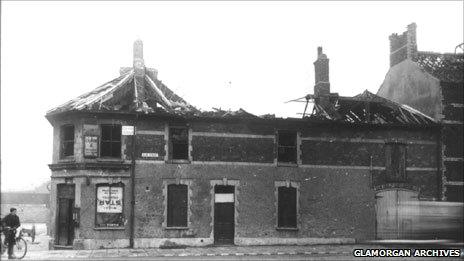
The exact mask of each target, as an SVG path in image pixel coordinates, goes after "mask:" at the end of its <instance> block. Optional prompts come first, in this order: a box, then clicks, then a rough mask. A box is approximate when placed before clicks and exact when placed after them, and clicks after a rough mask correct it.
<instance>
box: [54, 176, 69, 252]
mask: <svg viewBox="0 0 464 261" xmlns="http://www.w3.org/2000/svg"><path fill="white" fill-rule="evenodd" d="M57 207H58V209H57V222H56V224H57V233H56V238H55V244H57V245H61V246H69V245H72V244H73V240H74V224H73V208H74V185H66V184H59V185H58V199H57Z"/></svg>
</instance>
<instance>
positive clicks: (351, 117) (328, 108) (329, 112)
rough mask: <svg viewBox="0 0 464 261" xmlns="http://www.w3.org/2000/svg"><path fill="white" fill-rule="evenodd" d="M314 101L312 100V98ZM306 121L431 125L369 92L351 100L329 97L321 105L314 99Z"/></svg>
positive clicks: (430, 121)
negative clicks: (311, 110) (310, 112)
mask: <svg viewBox="0 0 464 261" xmlns="http://www.w3.org/2000/svg"><path fill="white" fill-rule="evenodd" d="M313 98H314V97H313ZM306 118H309V119H323V120H331V121H341V122H347V123H371V124H415V125H417V124H433V123H434V122H435V120H434V119H433V118H431V117H429V116H427V115H425V114H423V113H421V112H419V111H417V110H415V109H413V108H411V107H409V106H407V105H402V104H399V103H396V102H393V101H390V100H388V99H385V98H382V97H380V96H378V95H375V94H373V93H371V92H369V91H367V90H366V91H364V92H363V93H361V94H359V95H356V96H354V97H343V96H332V97H331V98H330V101H328V102H326V103H322V102H319V101H318V98H315V104H314V108H313V113H312V114H311V115H309V116H308V117H306Z"/></svg>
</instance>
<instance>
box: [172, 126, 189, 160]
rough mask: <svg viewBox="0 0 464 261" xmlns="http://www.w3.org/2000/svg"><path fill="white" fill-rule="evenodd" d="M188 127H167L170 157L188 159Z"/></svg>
mask: <svg viewBox="0 0 464 261" xmlns="http://www.w3.org/2000/svg"><path fill="white" fill-rule="evenodd" d="M188 145H189V143H188V128H187V127H171V128H169V147H170V159H172V160H188V159H189V157H188V155H189V152H188V147H189V146H188Z"/></svg>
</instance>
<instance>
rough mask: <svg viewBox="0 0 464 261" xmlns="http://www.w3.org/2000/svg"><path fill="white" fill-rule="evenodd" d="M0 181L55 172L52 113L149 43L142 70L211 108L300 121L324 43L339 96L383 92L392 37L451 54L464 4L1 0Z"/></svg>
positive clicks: (14, 183)
mask: <svg viewBox="0 0 464 261" xmlns="http://www.w3.org/2000/svg"><path fill="white" fill-rule="evenodd" d="M1 5H2V6H1V171H2V172H1V182H2V184H1V188H2V191H5V190H22V189H32V188H33V187H35V186H37V185H39V184H41V183H43V182H45V181H47V180H49V179H50V175H51V171H50V170H49V168H48V166H47V164H49V163H51V157H52V128H51V125H50V124H49V122H48V121H47V120H46V119H45V117H44V115H45V113H46V112H47V111H48V110H50V109H52V108H53V107H56V106H58V105H60V104H62V103H64V102H66V101H68V100H70V99H72V98H74V97H76V96H78V95H80V94H82V93H84V92H87V91H90V90H92V89H94V88H96V87H98V86H99V85H101V84H103V83H105V82H107V81H109V80H112V79H113V78H115V77H117V76H118V75H119V68H120V67H122V66H131V65H132V44H133V42H134V41H135V40H136V39H137V38H140V39H142V40H143V43H144V58H145V64H146V66H147V67H151V68H156V69H158V72H159V74H158V77H159V78H160V79H161V80H162V81H163V82H164V83H165V84H166V85H167V86H168V87H169V88H171V89H172V90H173V91H175V92H176V93H178V94H179V95H180V96H182V97H184V98H185V99H186V100H187V101H188V102H190V103H191V104H193V105H194V106H196V107H197V108H201V109H204V110H209V109H211V107H221V108H223V109H229V108H230V109H234V110H235V109H238V108H243V109H245V110H247V111H249V112H251V113H254V114H257V115H261V114H266V113H275V114H276V115H278V116H279V115H280V116H288V117H301V115H297V114H296V113H301V112H302V111H303V108H302V107H301V106H302V104H296V103H293V104H284V102H285V101H287V100H290V99H294V98H299V97H302V96H304V95H306V94H308V93H313V85H314V67H313V62H314V60H315V59H316V53H317V46H323V48H324V52H325V53H326V54H327V56H328V57H329V59H330V82H331V90H332V92H338V93H339V94H340V95H345V96H351V95H355V94H358V93H360V92H362V91H364V90H366V89H367V90H369V91H371V92H374V93H376V92H377V89H378V88H379V86H380V84H381V83H382V81H383V79H384V77H385V74H386V73H387V71H388V64H389V42H388V36H389V35H390V34H391V33H402V32H403V31H405V30H406V26H407V25H408V24H410V23H411V22H416V24H417V44H418V48H419V50H422V51H434V52H454V48H455V46H456V45H458V44H460V43H462V42H463V41H464V40H463V2H462V1H456V2H443V1H440V2H431V1H427V2H418V1H415V2H409V3H405V2H399V1H393V2H301V1H299V2H276V1H273V2H261V1H259V2H243V1H237V2H229V1H224V2H209V1H208V2H191V1H189V2H169V3H168V2H147V1H144V2H129V1H127V2H125V1H118V2H108V1H105V2H90V1H80V2H79V1H71V2H55V1H53V2H37V1H34V2H13V1H7V2H5V1H2V2H1Z"/></svg>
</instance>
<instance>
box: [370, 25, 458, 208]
mask: <svg viewBox="0 0 464 261" xmlns="http://www.w3.org/2000/svg"><path fill="white" fill-rule="evenodd" d="M461 46H462V45H461ZM457 48H458V47H457ZM457 48H456V49H457ZM461 48H462V47H461ZM463 89H464V55H463V53H462V52H461V53H445V54H441V53H433V52H424V51H418V48H417V41H416V24H414V23H413V24H410V25H408V27H407V30H406V31H405V32H403V33H402V34H400V35H398V34H392V35H390V69H389V71H388V73H387V75H386V76H385V80H384V82H383V83H382V85H381V87H380V88H379V90H378V92H377V94H378V95H379V96H382V97H385V98H387V99H390V100H392V101H395V102H398V103H402V104H407V105H409V106H411V107H413V108H415V109H417V110H419V111H421V112H423V113H425V114H427V115H429V116H430V117H433V118H434V119H436V120H437V121H439V122H440V123H441V124H442V125H443V129H442V136H443V137H442V140H443V146H442V148H443V151H442V153H441V154H442V166H441V168H443V171H444V173H445V175H444V176H443V180H442V181H441V184H442V186H443V189H442V191H443V194H442V196H441V198H442V199H444V200H447V201H457V202H464V190H463V188H464V174H463V173H464V169H463V164H464V162H463V146H464V145H463V111H464V105H463V99H464V94H463Z"/></svg>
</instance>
